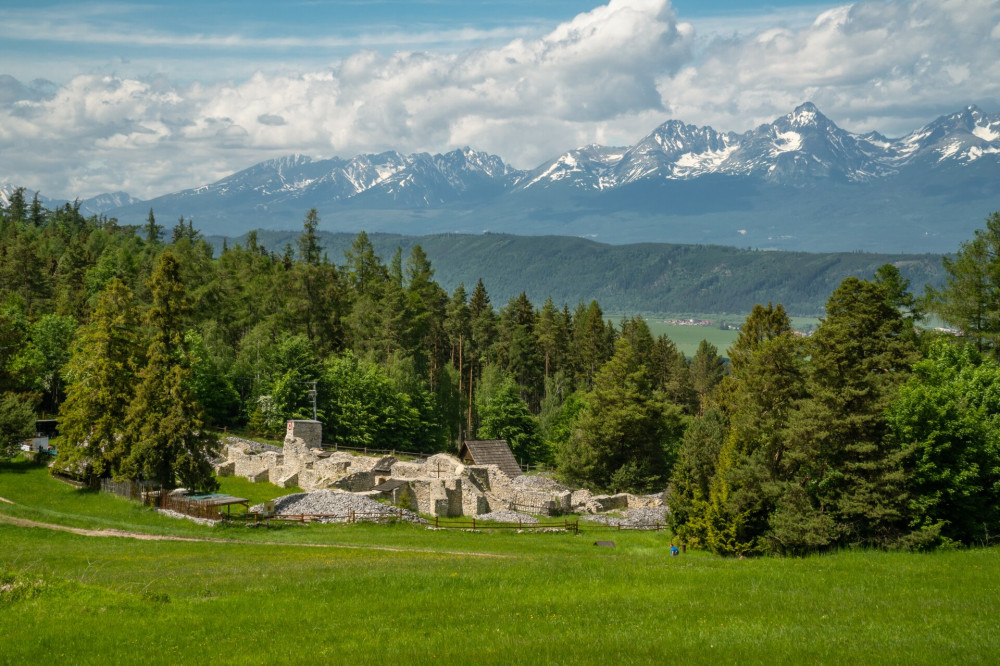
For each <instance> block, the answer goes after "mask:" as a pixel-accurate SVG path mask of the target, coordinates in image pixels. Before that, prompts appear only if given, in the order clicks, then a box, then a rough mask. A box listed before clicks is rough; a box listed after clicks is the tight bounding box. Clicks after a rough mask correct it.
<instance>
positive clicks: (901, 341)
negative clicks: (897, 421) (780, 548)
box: [781, 277, 916, 547]
mask: <svg viewBox="0 0 1000 666" xmlns="http://www.w3.org/2000/svg"><path fill="white" fill-rule="evenodd" d="M808 353H809V355H810V363H809V374H808V381H807V390H808V393H809V396H810V397H809V399H808V400H805V401H803V402H802V405H801V408H800V409H799V410H798V411H797V412H795V414H794V417H793V418H792V420H791V423H790V426H789V437H788V441H789V446H790V448H789V450H788V451H786V452H785V455H784V457H783V459H782V461H781V463H782V466H783V467H784V468H785V477H786V478H787V479H788V480H789V483H788V485H787V486H786V487H787V488H789V489H793V490H794V488H793V486H796V485H797V486H799V487H801V488H804V489H805V490H806V492H807V495H808V497H809V498H810V502H809V503H808V504H806V503H804V502H803V501H802V499H801V498H794V501H792V500H788V499H786V500H785V502H784V503H785V505H787V509H788V510H787V511H786V513H785V514H784V515H785V516H786V517H789V522H790V523H791V524H793V525H795V524H796V520H792V519H791V517H793V516H794V513H793V510H794V509H795V508H796V507H797V508H798V509H800V510H808V515H806V516H805V517H802V518H800V519H797V521H798V522H799V523H801V522H802V521H807V522H808V521H809V520H811V519H810V516H812V519H815V517H816V515H817V514H827V515H829V516H830V518H831V519H832V523H826V526H828V527H829V526H831V525H832V524H835V526H836V531H835V532H834V533H830V534H826V535H810V538H811V539H813V540H814V542H823V541H827V542H835V541H841V542H844V543H849V544H855V543H862V544H870V545H880V546H884V545H887V544H889V543H892V542H893V541H894V540H896V539H898V538H899V537H900V536H902V535H903V533H904V532H905V528H906V522H905V505H906V479H905V475H904V472H903V467H902V460H901V454H900V452H899V450H898V448H897V447H895V446H893V445H892V443H891V442H890V441H889V439H888V438H887V437H886V435H887V430H888V425H887V420H886V409H887V408H888V406H889V405H890V403H891V402H892V401H893V399H894V398H895V396H896V393H897V391H898V387H899V386H900V384H901V383H902V382H904V381H905V380H906V378H907V377H908V375H909V372H910V367H911V365H912V363H913V362H914V360H915V359H916V351H915V349H914V347H913V344H912V342H910V340H909V339H908V338H907V337H906V336H905V335H904V322H903V319H902V317H901V316H900V313H899V311H898V310H897V309H896V308H895V306H894V305H893V304H892V303H890V302H889V300H888V299H887V297H886V292H885V290H884V289H883V288H882V287H880V286H879V285H877V284H875V283H873V282H868V281H864V280H859V279H858V278H853V277H852V278H847V279H846V280H844V281H843V282H842V283H841V284H840V286H839V287H838V288H837V289H836V291H834V293H833V294H832V295H831V296H830V299H829V300H828V301H827V305H826V318H825V319H824V320H823V321H822V323H821V324H820V326H819V328H818V329H817V330H816V332H815V334H814V335H813V336H812V338H811V340H810V344H809V347H808ZM795 492H798V491H795ZM786 541H787V539H786ZM791 545H792V546H793V547H794V544H791Z"/></svg>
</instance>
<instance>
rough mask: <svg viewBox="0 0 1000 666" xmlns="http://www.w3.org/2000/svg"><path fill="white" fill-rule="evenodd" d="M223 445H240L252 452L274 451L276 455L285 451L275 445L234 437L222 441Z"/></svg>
mask: <svg viewBox="0 0 1000 666" xmlns="http://www.w3.org/2000/svg"><path fill="white" fill-rule="evenodd" d="M222 443H223V444H238V445H240V446H245V447H246V448H248V449H250V450H251V451H258V452H263V451H273V452H274V453H282V452H283V451H284V449H283V448H281V447H280V446H275V445H274V444H264V443H263V442H255V441H253V440H252V439H243V438H242V437H233V436H232V435H229V436H227V437H224V438H223V440H222Z"/></svg>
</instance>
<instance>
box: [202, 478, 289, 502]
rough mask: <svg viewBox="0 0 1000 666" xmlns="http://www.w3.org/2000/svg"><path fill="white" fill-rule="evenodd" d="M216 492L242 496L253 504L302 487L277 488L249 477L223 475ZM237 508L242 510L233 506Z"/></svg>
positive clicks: (287, 493)
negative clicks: (256, 481) (255, 481)
mask: <svg viewBox="0 0 1000 666" xmlns="http://www.w3.org/2000/svg"><path fill="white" fill-rule="evenodd" d="M217 492H220V493H225V494H226V495H232V496H234V497H244V498H246V499H248V500H250V506H253V505H254V504H260V503H261V502H266V501H267V500H272V499H274V498H275V497H282V496H284V495H291V494H292V493H301V492H302V489H301V488H299V487H298V486H289V487H288V488H279V487H278V486H276V485H274V484H272V483H254V482H253V481H250V480H249V479H244V478H243V477H242V476H224V477H220V478H219V490H218V491H217ZM237 508H240V510H242V507H233V509H234V510H235V509H237Z"/></svg>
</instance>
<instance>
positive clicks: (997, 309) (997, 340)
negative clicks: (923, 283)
mask: <svg viewBox="0 0 1000 666" xmlns="http://www.w3.org/2000/svg"><path fill="white" fill-rule="evenodd" d="M942 261H943V263H944V268H945V271H946V272H947V274H948V275H947V278H946V280H945V286H944V287H942V288H941V289H940V290H937V289H933V288H929V289H928V294H929V296H930V299H931V300H930V302H931V309H932V311H933V312H935V313H936V314H938V315H939V316H940V317H941V318H942V319H944V320H945V321H946V322H948V323H949V324H951V325H952V326H955V327H957V328H959V329H961V330H962V333H963V335H964V336H965V338H966V339H967V340H970V341H971V342H973V344H975V345H976V349H978V350H979V351H980V352H983V351H987V350H988V351H990V352H991V353H992V354H993V356H994V358H1000V212H997V213H993V214H991V215H990V216H989V217H988V218H986V229H977V230H976V234H975V237H974V238H973V239H972V240H971V241H968V242H965V243H962V246H961V247H960V248H959V250H958V253H957V254H956V255H955V258H954V259H952V258H950V257H947V256H946V257H944V258H943V259H942Z"/></svg>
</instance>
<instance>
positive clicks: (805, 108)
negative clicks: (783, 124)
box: [785, 102, 834, 127]
mask: <svg viewBox="0 0 1000 666" xmlns="http://www.w3.org/2000/svg"><path fill="white" fill-rule="evenodd" d="M785 118H786V119H787V120H788V123H789V125H791V126H792V127H831V126H834V124H833V123H832V122H831V121H830V119H829V118H827V117H826V116H824V115H823V114H822V113H820V110H819V109H817V108H816V105H815V104H813V103H812V102H804V103H802V104H799V105H798V106H797V107H795V110H794V111H792V112H791V113H790V114H788V115H787V116H785Z"/></svg>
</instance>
